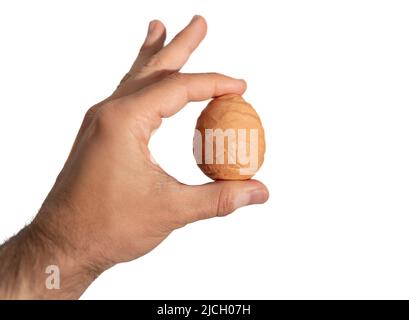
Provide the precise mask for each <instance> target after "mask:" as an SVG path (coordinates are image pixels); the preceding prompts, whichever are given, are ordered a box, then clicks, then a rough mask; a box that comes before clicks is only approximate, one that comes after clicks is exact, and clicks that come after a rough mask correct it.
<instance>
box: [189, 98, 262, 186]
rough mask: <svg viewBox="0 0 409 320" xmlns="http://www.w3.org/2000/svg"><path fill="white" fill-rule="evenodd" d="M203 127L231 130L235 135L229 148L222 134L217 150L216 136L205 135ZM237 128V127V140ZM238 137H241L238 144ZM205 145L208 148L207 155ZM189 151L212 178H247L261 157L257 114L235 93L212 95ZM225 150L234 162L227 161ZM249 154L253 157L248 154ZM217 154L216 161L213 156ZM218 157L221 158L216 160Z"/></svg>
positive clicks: (198, 122)
mask: <svg viewBox="0 0 409 320" xmlns="http://www.w3.org/2000/svg"><path fill="white" fill-rule="evenodd" d="M206 129H212V130H213V132H216V131H214V130H216V129H221V130H223V131H222V132H227V131H226V130H229V132H230V133H232V132H233V131H234V133H235V139H233V140H232V142H231V144H234V145H233V146H232V149H230V150H229V144H228V141H229V140H228V138H227V136H226V137H223V138H220V140H219V144H221V141H223V142H224V146H223V149H221V152H220V151H219V152H217V148H216V145H217V142H216V141H217V139H216V138H215V136H213V137H212V138H208V139H206V131H207V132H209V130H206ZM239 129H241V130H240V131H241V137H242V139H241V140H240V139H239V137H240V134H239ZM251 129H253V132H252V133H250V130H251ZM254 129H256V130H254ZM232 130H233V131H232ZM219 132H221V131H220V130H219ZM243 132H245V136H244V138H243ZM208 134H209V133H208ZM255 136H257V137H255ZM239 141H243V143H242V144H241V148H240V147H239V144H240V143H239ZM244 141H245V142H244ZM244 146H245V147H244ZM206 149H207V150H209V149H212V150H210V155H208V156H207V159H206V151H207V150H206ZM240 150H241V151H240ZM193 151H194V154H195V158H196V162H197V163H198V166H199V168H200V169H201V170H202V171H203V173H204V174H205V175H207V176H208V177H209V178H211V179H213V180H247V179H250V178H251V177H252V176H253V175H254V174H255V173H256V172H257V170H258V169H259V168H260V166H261V165H262V164H263V161H264V152H265V139H264V129H263V126H262V124H261V120H260V117H259V116H258V114H257V112H256V111H255V110H254V108H253V107H252V106H251V105H250V104H249V103H247V102H246V101H245V100H244V99H243V98H242V97H241V96H239V95H236V94H228V95H224V96H221V97H217V98H215V99H213V100H212V101H211V102H210V103H209V104H208V105H207V107H206V108H205V109H204V110H203V111H202V113H201V114H200V116H199V118H198V120H197V124H196V131H195V138H194V147H193ZM229 151H230V156H231V158H232V160H231V162H234V158H235V159H236V161H235V162H234V163H229ZM240 155H241V156H240ZM251 156H253V158H250V157H251ZM217 157H218V159H219V162H217V160H216V158H217ZM222 159H224V161H222V163H220V161H221V160H222ZM249 159H252V161H250V160H249ZM250 164H251V165H250Z"/></svg>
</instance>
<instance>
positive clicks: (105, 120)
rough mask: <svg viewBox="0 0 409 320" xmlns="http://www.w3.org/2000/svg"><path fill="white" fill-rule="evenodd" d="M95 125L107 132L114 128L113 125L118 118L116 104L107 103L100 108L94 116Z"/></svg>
mask: <svg viewBox="0 0 409 320" xmlns="http://www.w3.org/2000/svg"><path fill="white" fill-rule="evenodd" d="M94 117H95V124H96V127H97V128H98V129H102V130H106V129H109V128H111V127H112V123H113V122H114V121H115V119H116V117H117V112H116V111H115V103H114V102H111V101H109V102H107V103H105V104H104V105H102V106H101V108H99V110H98V112H97V113H96V114H95V115H94Z"/></svg>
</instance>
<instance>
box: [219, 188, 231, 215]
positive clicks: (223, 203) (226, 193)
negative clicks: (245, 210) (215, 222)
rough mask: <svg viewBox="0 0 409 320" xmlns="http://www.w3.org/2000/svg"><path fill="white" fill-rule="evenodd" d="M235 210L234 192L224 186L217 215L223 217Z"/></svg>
mask: <svg viewBox="0 0 409 320" xmlns="http://www.w3.org/2000/svg"><path fill="white" fill-rule="evenodd" d="M234 210H235V200H234V194H233V192H232V191H231V190H229V189H227V188H222V190H221V191H220V194H219V199H218V201H217V216H219V217H223V216H226V215H228V214H229V213H232V212H233V211H234Z"/></svg>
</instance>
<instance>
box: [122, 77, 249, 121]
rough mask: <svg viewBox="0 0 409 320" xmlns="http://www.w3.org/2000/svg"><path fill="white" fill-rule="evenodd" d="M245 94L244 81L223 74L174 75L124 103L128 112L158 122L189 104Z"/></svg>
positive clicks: (132, 96)
mask: <svg viewBox="0 0 409 320" xmlns="http://www.w3.org/2000/svg"><path fill="white" fill-rule="evenodd" d="M245 90H246V83H245V81H244V80H241V79H235V78H231V77H228V76H225V75H222V74H218V73H195V74H183V73H177V74H172V75H171V76H169V77H167V78H166V79H164V80H162V81H160V82H157V83H155V84H153V85H151V86H149V87H146V88H145V89H143V90H142V91H139V92H138V93H135V94H133V95H130V96H128V97H127V98H126V99H127V102H128V103H127V105H128V106H129V108H130V109H131V110H132V111H131V112H139V113H140V112H143V113H146V114H149V115H150V117H154V118H156V119H160V118H167V117H170V116H172V115H174V114H175V113H177V112H178V111H179V110H180V109H182V108H183V107H184V106H185V105H186V104H187V103H188V102H190V101H202V100H208V99H210V98H213V97H217V96H221V95H224V94H228V93H236V94H240V95H241V94H243V93H244V91H245Z"/></svg>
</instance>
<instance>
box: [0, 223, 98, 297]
mask: <svg viewBox="0 0 409 320" xmlns="http://www.w3.org/2000/svg"><path fill="white" fill-rule="evenodd" d="M63 239H64V238H63V237H59V236H57V235H54V234H53V232H50V231H49V230H48V229H47V227H46V226H45V225H43V224H41V223H39V222H38V221H37V220H34V222H32V223H31V224H30V225H28V226H27V227H25V228H24V229H22V230H21V231H20V232H19V233H18V234H17V235H15V236H14V237H12V238H11V239H9V240H8V241H7V242H6V243H4V244H3V245H2V246H0V299H77V298H79V297H80V296H81V294H82V293H83V292H84V290H85V289H86V288H87V287H88V286H89V285H90V284H91V282H92V281H93V280H94V279H95V278H96V277H97V276H98V272H97V271H95V270H92V268H89V269H88V268H86V267H85V266H84V265H83V263H82V262H81V261H77V259H76V257H75V250H73V248H70V246H69V245H67V244H66V243H63V242H65V241H64V240H63ZM78 260H80V259H79V257H78Z"/></svg>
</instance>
